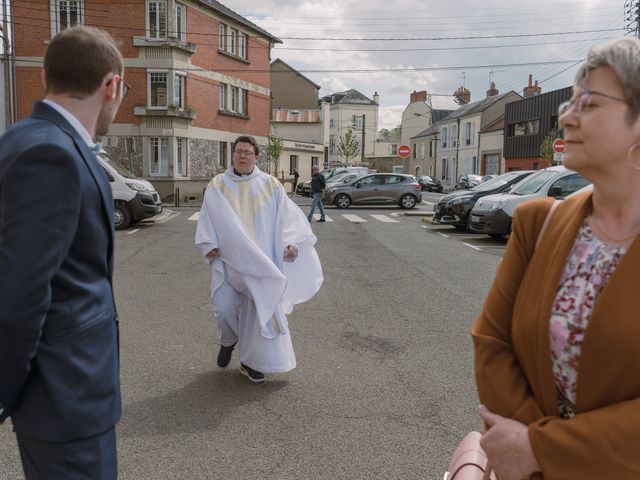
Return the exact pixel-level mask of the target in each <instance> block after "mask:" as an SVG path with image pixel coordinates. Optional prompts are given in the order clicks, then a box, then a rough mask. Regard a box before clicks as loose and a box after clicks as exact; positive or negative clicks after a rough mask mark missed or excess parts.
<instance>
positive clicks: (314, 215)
mask: <svg viewBox="0 0 640 480" xmlns="http://www.w3.org/2000/svg"><path fill="white" fill-rule="evenodd" d="M313 219H314V220H320V214H319V213H314V214H313ZM324 219H325V221H327V222H333V220H332V219H331V217H329V215H325V216H324Z"/></svg>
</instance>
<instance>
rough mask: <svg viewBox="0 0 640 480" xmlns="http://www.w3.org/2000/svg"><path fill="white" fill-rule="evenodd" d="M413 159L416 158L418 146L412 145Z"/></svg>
mask: <svg viewBox="0 0 640 480" xmlns="http://www.w3.org/2000/svg"><path fill="white" fill-rule="evenodd" d="M413 158H418V144H417V143H414V144H413Z"/></svg>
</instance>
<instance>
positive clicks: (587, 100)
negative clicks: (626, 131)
mask: <svg viewBox="0 0 640 480" xmlns="http://www.w3.org/2000/svg"><path fill="white" fill-rule="evenodd" d="M594 95H595V96H598V97H604V98H608V99H610V100H616V101H618V102H622V103H624V104H627V105H628V103H627V101H626V100H625V99H623V98H618V97H613V96H611V95H607V94H606V93H600V92H592V91H591V90H585V91H584V92H580V93H579V94H578V95H576V96H575V97H574V98H573V99H571V100H569V101H568V102H563V103H561V104H560V105H559V106H558V116H561V115H564V114H565V113H567V112H568V111H569V109H570V108H571V107H573V108H574V109H575V113H576V114H579V113H582V112H583V111H584V110H585V109H587V108H589V107H590V106H591V97H593V96H594Z"/></svg>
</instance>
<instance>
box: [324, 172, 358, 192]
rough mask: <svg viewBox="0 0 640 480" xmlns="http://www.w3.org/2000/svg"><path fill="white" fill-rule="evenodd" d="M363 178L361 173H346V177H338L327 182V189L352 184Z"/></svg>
mask: <svg viewBox="0 0 640 480" xmlns="http://www.w3.org/2000/svg"><path fill="white" fill-rule="evenodd" d="M360 177H362V174H361V173H348V172H347V173H345V174H344V175H342V174H340V175H336V176H334V177H331V178H330V179H329V180H327V188H330V187H334V186H336V185H341V184H343V183H351V182H353V181H354V180H356V179H357V178H360Z"/></svg>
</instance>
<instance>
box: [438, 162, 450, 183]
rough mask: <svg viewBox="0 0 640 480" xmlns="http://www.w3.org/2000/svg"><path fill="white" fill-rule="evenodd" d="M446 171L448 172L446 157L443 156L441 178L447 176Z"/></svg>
mask: <svg viewBox="0 0 640 480" xmlns="http://www.w3.org/2000/svg"><path fill="white" fill-rule="evenodd" d="M448 173H449V169H448V168H447V159H446V158H443V159H442V174H441V177H440V178H441V179H442V180H446V179H447V177H448Z"/></svg>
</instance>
